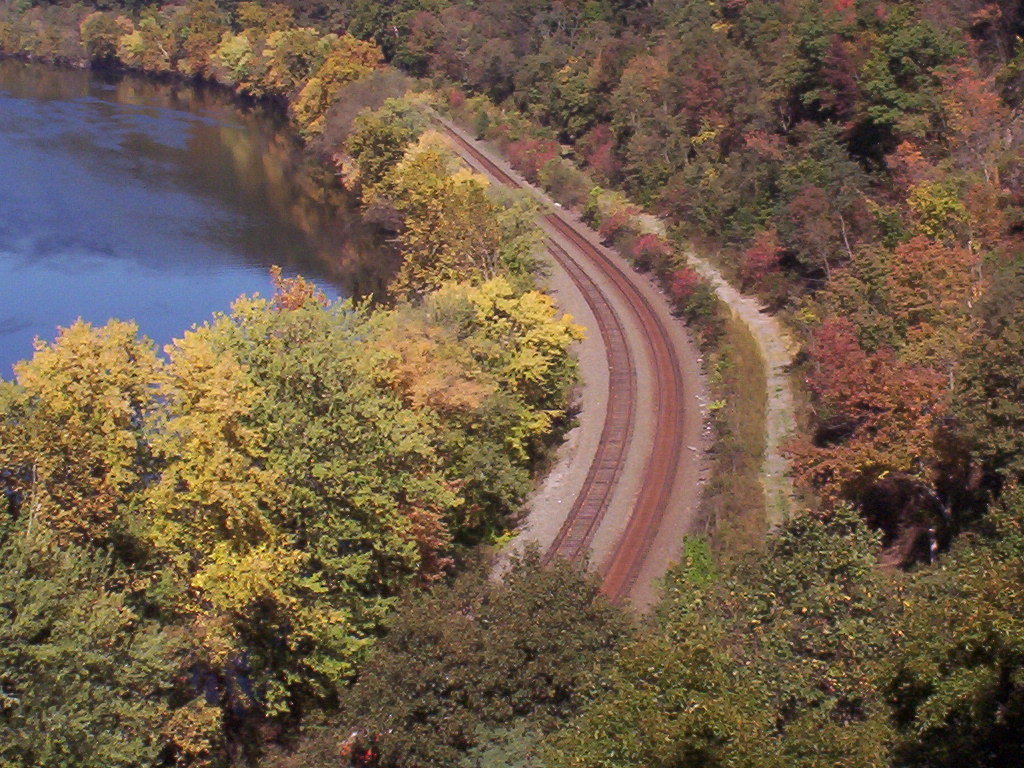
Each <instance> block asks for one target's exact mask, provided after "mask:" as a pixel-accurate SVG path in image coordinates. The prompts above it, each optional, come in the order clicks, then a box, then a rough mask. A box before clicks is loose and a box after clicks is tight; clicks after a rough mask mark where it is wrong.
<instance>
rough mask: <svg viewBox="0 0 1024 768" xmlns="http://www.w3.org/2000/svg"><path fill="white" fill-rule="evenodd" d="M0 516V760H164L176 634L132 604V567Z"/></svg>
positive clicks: (84, 767)
mask: <svg viewBox="0 0 1024 768" xmlns="http://www.w3.org/2000/svg"><path fill="white" fill-rule="evenodd" d="M3 518H4V519H3V521H2V522H0V765H3V766H5V768H7V767H9V768H34V767H35V766H41V765H45V766H52V767H53V768H115V767H118V766H121V767H123V768H140V767H141V766H158V765H162V764H164V762H163V760H164V756H165V755H166V754H167V750H168V748H169V746H170V745H171V742H172V740H173V739H172V736H171V720H172V717H173V707H174V705H175V702H176V700H177V701H180V700H181V698H182V693H183V692H182V691H180V690H176V689H177V688H178V686H177V684H176V682H175V681H176V679H177V676H178V675H180V674H182V672H183V671H184V669H183V659H184V653H183V648H182V638H181V637H180V636H178V635H177V634H176V633H175V632H173V631H170V630H167V629H164V628H162V627H161V626H160V624H159V623H157V622H156V621H154V620H153V619H152V618H150V617H149V616H147V610H145V607H144V606H139V605H136V604H134V602H133V600H132V599H131V598H130V597H129V595H130V593H131V592H132V591H134V587H132V586H130V585H132V582H133V580H134V577H133V575H132V574H131V573H130V572H129V571H126V570H125V569H124V568H123V567H122V566H121V565H119V564H117V563H116V562H114V561H112V560H111V558H110V557H109V556H108V555H107V554H106V553H104V552H102V551H99V550H95V549H90V548H86V547H81V546H74V545H73V546H70V547H66V548H62V547H60V546H58V544H57V542H56V541H55V540H54V539H53V537H52V536H51V535H50V534H48V533H47V532H45V531H44V532H40V531H39V530H38V529H36V530H35V531H34V532H29V531H28V522H27V521H26V520H25V519H19V520H17V521H15V520H13V519H12V518H10V517H9V516H7V515H6V514H3ZM184 698H186V699H187V696H186V697H184Z"/></svg>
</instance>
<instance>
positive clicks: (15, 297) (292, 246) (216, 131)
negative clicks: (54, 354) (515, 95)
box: [0, 62, 394, 378]
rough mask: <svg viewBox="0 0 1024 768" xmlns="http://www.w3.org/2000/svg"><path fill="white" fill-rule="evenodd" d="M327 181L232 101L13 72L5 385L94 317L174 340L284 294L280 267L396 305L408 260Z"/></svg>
mask: <svg viewBox="0 0 1024 768" xmlns="http://www.w3.org/2000/svg"><path fill="white" fill-rule="evenodd" d="M315 176H316V174H314V173H312V172H310V171H309V169H308V168H307V167H306V166H304V165H303V160H302V158H301V156H300V155H299V153H298V152H297V151H296V148H295V147H294V145H293V143H292V142H291V140H290V139H289V137H288V135H287V133H286V132H285V131H283V130H282V128H281V126H280V124H279V122H278V121H277V120H276V119H275V118H274V117H273V116H270V115H268V114H265V113H262V112H260V111H259V110H249V109H243V108H241V107H239V106H238V105H236V104H234V103H232V102H231V101H230V100H228V99H226V98H225V97H224V96H222V95H220V94H217V93H212V92H209V91H203V90H197V89H194V88H190V87H186V86H180V85H178V86H171V85H166V84H155V83H151V82H148V81H144V80H139V79H132V78H129V79H119V80H115V81H111V80H109V79H104V78H103V77H100V76H96V75H92V74H90V73H85V72H75V71H61V70H55V69H50V68H47V67H42V66H39V65H26V64H22V63H18V62H0V375H2V376H4V377H6V378H9V377H10V376H11V374H12V365H13V363H15V362H16V361H17V360H20V359H23V358H26V357H29V356H31V353H32V340H33V338H34V337H37V336H38V337H41V338H43V339H47V340H49V339H52V338H53V337H54V336H55V334H56V328H57V326H66V325H68V324H70V323H72V322H74V320H75V319H76V318H79V317H81V318H84V319H85V320H88V321H90V322H93V323H97V324H102V323H104V322H106V321H107V319H109V318H111V317H116V318H120V319H134V320H136V321H137V322H138V324H139V326H140V328H141V331H142V332H143V333H144V334H146V335H147V336H149V337H150V338H152V339H154V340H156V341H157V342H158V343H159V344H164V343H167V342H168V341H170V340H171V339H172V338H174V337H176V336H180V335H181V333H182V332H183V331H184V330H186V329H187V328H189V327H190V326H191V325H193V324H194V323H198V322H202V321H204V320H206V319H207V318H209V317H210V315H211V314H212V313H213V312H215V311H226V310H228V309H229V307H230V305H231V302H232V301H233V300H234V299H235V298H236V297H237V296H239V295H240V294H242V293H255V292H259V293H262V294H264V295H266V294H267V293H268V292H270V291H271V284H270V279H269V276H268V270H269V266H270V265H271V264H279V265H281V266H282V267H283V268H284V270H285V272H286V274H296V273H301V274H303V275H304V276H306V277H308V278H311V279H313V280H315V281H316V282H317V283H318V284H320V286H321V287H322V288H323V289H324V290H325V291H326V292H327V293H328V294H329V295H330V296H332V297H337V296H339V295H353V294H367V293H380V292H381V290H382V288H383V286H384V284H385V283H386V280H387V279H388V277H389V276H390V273H391V271H392V270H393V266H394V265H393V263H392V262H393V257H391V256H388V255H386V253H385V252H384V251H385V249H382V248H381V247H380V246H379V244H378V242H377V241H376V238H375V237H374V235H373V233H372V232H370V231H369V230H368V228H367V227H366V226H365V225H363V224H362V223H361V222H360V221H359V219H358V216H357V215H356V214H355V213H353V211H352V210H351V207H352V204H351V201H350V200H348V199H346V198H345V197H344V196H343V195H342V193H341V192H340V191H338V190H335V189H328V190H327V191H325V190H324V188H323V184H322V183H320V182H318V181H317V180H316V178H315Z"/></svg>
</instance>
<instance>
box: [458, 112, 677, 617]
mask: <svg viewBox="0 0 1024 768" xmlns="http://www.w3.org/2000/svg"><path fill="white" fill-rule="evenodd" d="M441 125H442V127H443V128H444V130H445V132H446V133H447V134H448V136H449V137H450V138H451V140H452V141H453V142H454V143H455V144H456V146H457V147H458V148H459V150H460V152H461V153H464V155H465V156H467V157H469V158H472V159H473V160H474V161H475V163H477V164H478V165H480V166H482V167H483V168H485V169H486V170H487V172H488V173H489V174H490V175H492V176H493V177H494V178H495V179H497V180H498V181H499V182H501V183H502V184H505V185H507V186H509V187H513V188H522V187H524V184H523V183H521V182H520V181H519V180H518V179H516V178H514V177H513V176H511V175H510V174H508V173H507V172H506V171H504V170H503V169H502V168H501V167H500V166H498V165H496V164H495V163H494V162H492V161H491V160H490V159H489V158H488V157H487V156H486V155H484V154H483V153H482V152H481V151H480V150H478V149H477V148H476V147H475V146H474V145H473V144H472V143H471V142H469V141H467V140H466V139H465V138H463V137H462V136H461V135H459V134H458V133H457V132H456V131H453V130H452V129H451V128H450V127H449V126H448V125H446V124H444V123H443V122H442V123H441ZM544 220H545V222H546V223H547V225H548V228H549V232H552V233H553V234H554V235H557V236H558V237H560V238H563V239H564V241H565V242H567V243H569V244H570V245H571V246H573V250H575V251H576V253H575V254H574V253H572V252H571V251H570V250H569V249H566V248H564V247H563V246H562V245H561V244H560V243H559V242H558V240H556V239H555V237H549V238H548V240H547V248H548V250H549V252H550V253H551V255H552V256H553V257H554V258H555V260H556V261H558V263H559V264H560V265H561V266H562V267H563V268H564V269H565V271H566V272H567V273H568V275H569V277H570V278H571V279H572V281H573V283H575V285H576V286H577V288H579V290H580V292H581V293H582V295H583V297H584V299H585V301H586V303H587V305H588V306H589V307H590V309H591V311H592V312H593V314H594V317H595V318H596V321H597V326H598V330H599V332H600V334H601V338H602V340H603V342H604V346H605V349H606V350H607V355H608V368H609V385H608V408H607V414H606V416H605V423H604V427H603V429H602V432H601V437H600V442H599V445H598V448H597V452H596V454H595V456H594V458H593V461H592V462H591V465H590V468H589V470H588V472H587V476H586V479H585V480H584V483H583V486H582V488H581V490H580V493H579V495H578V496H577V497H576V499H575V501H574V503H573V506H572V508H571V510H570V512H569V514H568V516H567V518H566V520H565V522H564V524H563V525H562V527H561V529H560V530H559V532H558V534H557V536H556V537H555V539H554V541H553V542H552V544H551V546H550V547H549V548H548V550H547V552H546V553H545V561H546V562H547V561H550V560H552V559H554V558H556V557H566V558H570V559H578V558H580V557H582V556H584V555H585V554H586V553H587V551H588V549H589V547H590V544H591V542H592V541H593V538H594V535H595V534H596V532H597V529H598V527H599V526H600V524H601V521H602V519H603V517H604V514H605V512H606V511H607V509H608V506H609V504H610V503H611V499H612V496H613V494H614V493H615V489H616V487H617V484H618V482H619V480H620V478H621V474H622V470H623V467H624V465H625V460H626V456H627V452H628V449H629V445H630V441H631V439H632V437H633V433H634V428H635V426H636V419H637V412H638V408H649V409H650V411H651V415H652V417H653V423H654V424H655V425H656V426H655V430H654V437H653V440H652V443H653V444H652V446H651V449H650V451H649V454H648V455H647V456H646V458H645V461H644V465H643V477H642V480H641V483H640V488H639V492H638V493H637V495H636V499H635V502H634V503H633V506H632V510H631V512H630V515H629V520H628V522H627V524H626V527H625V530H624V532H623V534H622V535H621V537H620V538H619V540H618V542H617V544H616V545H615V547H614V549H613V551H612V555H611V557H610V558H609V559H608V561H607V562H606V563H605V564H604V567H603V568H602V571H601V575H602V580H603V581H602V588H603V590H604V592H605V593H606V594H607V595H609V596H610V597H611V598H613V599H615V600H623V599H625V598H627V597H628V596H629V594H630V592H631V590H632V589H633V586H634V585H635V583H636V581H637V578H638V576H639V575H640V572H641V569H642V568H643V564H644V561H645V560H646V558H647V555H648V553H649V551H650V549H651V546H652V544H653V543H654V541H655V538H656V537H657V535H658V531H659V528H660V525H661V522H662V519H663V517H664V514H665V510H666V508H667V506H668V504H669V503H670V497H671V495H672V489H673V486H674V484H675V481H676V476H677V472H678V468H679V465H680V461H681V460H682V458H683V456H682V448H683V441H684V428H683V413H682V409H683V397H684V386H683V376H682V371H681V366H680V359H679V355H678V353H677V351H676V348H675V345H674V344H673V342H672V338H671V336H670V334H669V330H668V328H667V327H666V323H665V320H664V319H663V318H662V317H661V316H660V315H659V314H658V312H657V311H655V308H654V307H653V306H652V304H651V302H650V300H649V299H648V298H647V296H645V295H644V293H643V292H642V291H641V290H640V288H639V287H638V286H637V285H636V284H635V283H634V282H633V280H632V279H630V277H629V276H628V275H627V274H626V271H625V269H624V268H623V267H622V266H621V265H619V264H618V263H617V262H616V261H615V260H613V258H611V257H610V256H609V255H608V254H607V253H605V252H604V251H603V250H602V249H601V248H599V247H597V246H595V245H594V244H593V243H591V242H590V240H588V239H587V238H586V237H585V236H584V235H583V234H581V233H580V232H579V231H577V229H576V228H575V227H574V226H573V225H572V224H571V223H570V222H569V221H567V220H566V219H565V218H563V216H562V215H560V214H559V213H549V214H547V215H545V216H544ZM592 275H595V276H599V277H600V279H601V281H602V282H603V283H605V284H606V286H608V287H602V286H601V285H599V284H598V282H597V281H596V280H595V279H594V277H592ZM609 288H610V290H612V291H614V292H615V294H616V297H615V298H616V299H617V300H616V301H615V302H614V303H613V302H612V301H611V300H610V299H609V296H608V295H607V293H606V291H608V290H609ZM616 304H617V305H619V306H620V307H623V308H624V309H625V311H626V312H628V314H629V315H630V318H629V320H630V321H632V322H633V323H635V324H636V325H638V326H639V327H640V328H641V329H642V335H643V337H644V346H645V349H644V353H645V356H646V360H647V361H648V362H649V365H650V369H651V376H650V378H651V384H652V387H651V391H645V392H644V393H643V398H642V399H641V398H640V397H638V394H639V393H638V378H637V363H636V359H635V356H634V353H633V350H631V349H630V347H629V344H628V342H627V338H626V330H625V321H624V319H623V318H622V317H620V314H619V310H618V309H617V308H616V306H615V305H616Z"/></svg>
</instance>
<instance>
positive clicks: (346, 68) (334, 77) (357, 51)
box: [293, 35, 383, 134]
mask: <svg viewBox="0 0 1024 768" xmlns="http://www.w3.org/2000/svg"><path fill="white" fill-rule="evenodd" d="M382 61H383V60H382V56H381V52H380V49H379V48H377V47H376V46H375V45H372V44H370V43H365V42H363V41H362V40H357V39H356V38H354V37H352V36H351V35H342V36H341V37H339V38H338V39H337V40H336V41H334V42H333V43H332V44H331V48H330V51H329V52H328V54H327V56H326V58H325V59H324V61H323V63H322V64H321V65H320V67H319V68H318V69H316V71H315V72H313V73H312V74H311V75H310V76H309V77H308V78H305V85H303V86H302V90H301V91H300V92H299V96H298V99H297V100H296V102H295V104H294V106H293V114H294V115H295V119H296V120H297V121H298V123H299V125H301V126H302V127H303V129H304V130H305V131H306V132H307V133H309V134H314V133H320V132H322V131H323V127H324V119H325V117H326V114H327V110H328V109H329V108H330V107H331V105H332V104H333V103H334V102H335V100H336V99H337V98H338V94H339V93H340V92H341V89H342V88H344V87H345V86H346V85H348V84H349V83H351V82H353V81H355V80H358V79H359V78H361V77H364V76H366V75H368V74H370V73H371V72H373V71H374V70H375V69H377V68H378V67H380V66H381V64H382Z"/></svg>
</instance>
